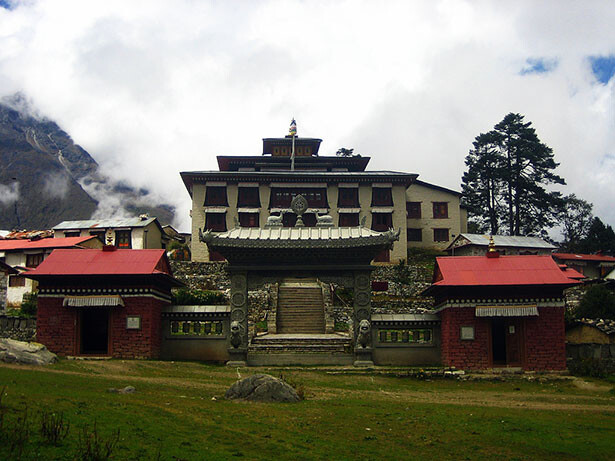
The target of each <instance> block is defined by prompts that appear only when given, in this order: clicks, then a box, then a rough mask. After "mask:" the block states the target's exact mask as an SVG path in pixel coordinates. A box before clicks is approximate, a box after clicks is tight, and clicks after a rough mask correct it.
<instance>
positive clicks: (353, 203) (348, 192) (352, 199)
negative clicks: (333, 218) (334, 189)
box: [337, 187, 359, 208]
mask: <svg viewBox="0 0 615 461" xmlns="http://www.w3.org/2000/svg"><path fill="white" fill-rule="evenodd" d="M337 207H338V208H343V207H348V208H358V207H359V189H358V188H356V187H352V188H348V187H340V189H339V198H338V201H337Z"/></svg>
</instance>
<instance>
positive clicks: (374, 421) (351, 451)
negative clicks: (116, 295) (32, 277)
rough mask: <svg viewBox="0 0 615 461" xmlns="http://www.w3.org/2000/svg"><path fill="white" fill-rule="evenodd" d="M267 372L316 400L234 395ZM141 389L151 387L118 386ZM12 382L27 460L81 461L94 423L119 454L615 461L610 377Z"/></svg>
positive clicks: (151, 364)
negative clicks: (60, 430)
mask: <svg viewBox="0 0 615 461" xmlns="http://www.w3.org/2000/svg"><path fill="white" fill-rule="evenodd" d="M263 371H265V372H268V373H270V374H273V375H276V376H279V375H280V374H283V375H284V377H285V378H287V379H288V380H289V381H291V382H294V383H295V384H298V385H302V386H303V387H304V389H305V393H306V396H307V398H306V400H305V401H303V402H300V403H298V404H256V403H246V402H228V401H225V400H224V399H223V395H224V392H225V390H226V389H227V388H228V386H230V384H231V383H233V382H234V381H235V380H236V379H237V378H238V374H241V376H242V377H245V376H248V375H249V374H253V373H257V372H263ZM127 385H131V386H134V387H135V388H136V389H137V391H136V392H135V393H133V394H125V395H122V394H113V393H109V392H107V389H108V388H111V387H114V388H119V387H124V386H127ZM4 386H6V387H5V395H4V396H3V398H2V400H1V410H0V413H1V414H3V415H4V416H3V420H2V428H1V429H0V438H2V443H1V444H0V459H19V453H20V451H21V459H24V460H25V459H41V460H50V459H76V458H75V453H76V452H77V450H78V448H83V446H84V442H83V441H84V440H85V438H84V436H83V435H82V434H83V427H88V428H89V429H88V430H89V431H91V430H92V427H93V424H94V422H96V427H97V433H98V434H99V436H100V438H101V440H102V441H103V442H104V441H106V440H109V439H110V438H111V434H112V433H113V431H116V430H118V429H119V441H118V442H117V444H116V446H115V448H114V450H113V456H112V458H113V459H121V460H132V459H134V460H137V459H143V460H157V459H163V460H201V459H215V460H220V459H237V458H243V459H250V460H252V459H256V460H258V459H263V460H264V459H267V460H269V459H292V460H311V459H322V460H338V459H339V460H344V459H348V460H362V459H377V460H381V459H415V458H423V459H485V458H494V459H495V458H504V459H558V460H562V459H564V460H565V459H594V460H597V459H614V458H615V456H614V454H615V392H614V391H613V387H614V385H613V383H610V382H607V381H596V380H594V381H591V382H586V381H582V380H579V379H576V380H557V381H551V380H546V381H544V382H539V381H538V380H535V381H532V382H529V381H527V380H523V379H511V380H507V381H504V382H491V381H455V380H442V379H437V380H432V381H424V380H418V379H413V378H400V377H394V376H383V375H379V374H337V373H336V374H332V373H329V372H328V371H327V370H324V369H310V368H306V369H282V368H274V369H256V368H255V369H241V370H235V369H229V368H225V367H221V366H212V365H204V364H199V363H190V362H181V363H180V362H175V363H174V362H155V361H120V360H110V361H61V362H59V363H58V364H56V365H53V366H50V367H46V368H31V367H25V366H13V365H0V390H1V389H2V387H4ZM26 407H27V412H28V418H27V419H26V420H25V422H24V421H23V415H24V408H26ZM44 412H54V413H56V414H58V413H62V414H63V417H64V418H65V419H66V420H67V421H68V422H69V423H70V430H69V433H68V437H67V438H66V439H64V440H62V441H61V442H60V443H59V444H58V445H57V446H54V445H50V444H48V443H46V442H45V441H44V439H43V438H42V435H41V431H40V419H41V414H42V413H44ZM27 428H29V431H28V430H27ZM28 432H29V434H28ZM24 433H25V434H26V435H27V437H24V438H25V439H26V440H25V441H24V442H23V444H22V445H20V444H19V443H15V440H17V439H18V438H19V437H18V436H19V434H22V435H23V434H24ZM80 436H81V442H80V441H79V439H80Z"/></svg>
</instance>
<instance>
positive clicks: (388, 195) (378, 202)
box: [372, 187, 393, 206]
mask: <svg viewBox="0 0 615 461" xmlns="http://www.w3.org/2000/svg"><path fill="white" fill-rule="evenodd" d="M372 206H393V191H392V190H391V188H389V187H372Z"/></svg>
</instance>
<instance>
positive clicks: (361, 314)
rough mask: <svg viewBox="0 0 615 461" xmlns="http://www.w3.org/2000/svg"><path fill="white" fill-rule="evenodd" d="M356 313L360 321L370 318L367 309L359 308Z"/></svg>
mask: <svg viewBox="0 0 615 461" xmlns="http://www.w3.org/2000/svg"><path fill="white" fill-rule="evenodd" d="M355 315H356V316H357V320H359V321H360V320H367V319H369V311H368V310H367V309H359V310H358V311H357V313H356V314H355Z"/></svg>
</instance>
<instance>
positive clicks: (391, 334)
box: [378, 328, 433, 344]
mask: <svg viewBox="0 0 615 461" xmlns="http://www.w3.org/2000/svg"><path fill="white" fill-rule="evenodd" d="M378 341H379V342H381V343H408V344H411V343H412V344H431V342H432V341H433V332H432V331H431V329H428V328H420V329H419V328H400V329H390V330H389V329H387V330H379V331H378Z"/></svg>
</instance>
